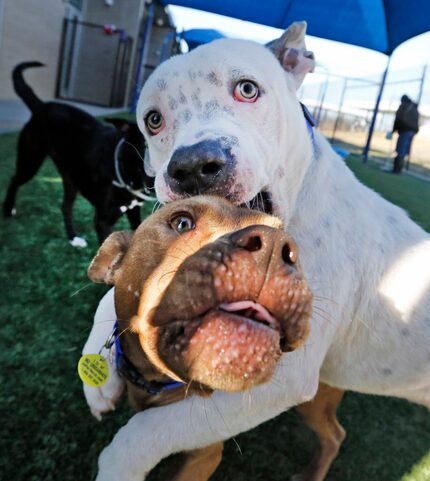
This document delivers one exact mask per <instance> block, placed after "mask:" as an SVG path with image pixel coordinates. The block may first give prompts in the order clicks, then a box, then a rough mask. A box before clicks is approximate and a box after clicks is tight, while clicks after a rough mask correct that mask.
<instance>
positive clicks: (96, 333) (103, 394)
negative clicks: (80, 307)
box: [82, 288, 124, 421]
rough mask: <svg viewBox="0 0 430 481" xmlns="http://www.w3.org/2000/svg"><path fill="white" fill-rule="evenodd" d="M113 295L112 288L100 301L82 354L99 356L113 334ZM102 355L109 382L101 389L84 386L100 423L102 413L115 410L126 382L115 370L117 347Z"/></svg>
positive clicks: (92, 409)
mask: <svg viewBox="0 0 430 481" xmlns="http://www.w3.org/2000/svg"><path fill="white" fill-rule="evenodd" d="M113 295H114V289H113V288H112V289H110V290H109V291H108V292H107V293H106V294H105V296H104V297H103V298H102V300H101V301H100V303H99V305H98V307H97V311H96V314H95V316H94V324H93V328H92V330H91V333H90V335H89V337H88V340H87V342H86V344H85V346H84V349H83V351H82V354H98V352H99V351H100V349H101V348H102V346H103V344H104V343H105V342H106V339H107V338H108V336H109V334H110V333H111V332H112V330H113V326H114V324H115V320H116V314H115V307H114V298H113ZM101 354H102V355H104V356H105V357H106V359H107V361H108V366H109V378H108V380H107V381H106V383H105V384H104V385H103V386H101V387H91V386H87V385H86V384H84V385H83V386H84V394H85V399H86V400H87V403H88V406H89V407H90V410H91V413H92V414H93V416H94V417H95V418H97V419H98V420H99V421H101V419H102V413H105V412H108V411H113V410H114V409H115V404H116V402H117V401H118V399H119V398H120V397H121V394H122V392H123V390H124V381H123V380H122V379H121V378H120V377H119V376H118V372H117V370H116V368H115V360H114V359H115V346H112V348H111V351H110V352H108V351H107V350H106V349H105V348H103V349H102V351H101Z"/></svg>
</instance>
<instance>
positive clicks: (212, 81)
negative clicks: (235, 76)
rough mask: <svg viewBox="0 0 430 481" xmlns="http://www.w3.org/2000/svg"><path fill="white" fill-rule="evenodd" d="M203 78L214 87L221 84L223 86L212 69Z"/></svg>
mask: <svg viewBox="0 0 430 481" xmlns="http://www.w3.org/2000/svg"><path fill="white" fill-rule="evenodd" d="M205 79H206V80H207V81H208V82H209V83H210V84H211V85H215V87H222V86H223V82H222V80H221V79H220V78H219V76H218V75H217V74H216V73H215V72H214V71H213V70H211V71H210V72H209V73H208V74H207V75H206V77H205Z"/></svg>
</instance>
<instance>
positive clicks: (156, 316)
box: [137, 225, 312, 391]
mask: <svg viewBox="0 0 430 481" xmlns="http://www.w3.org/2000/svg"><path fill="white" fill-rule="evenodd" d="M311 306H312V294H311V292H310V290H309V289H308V287H307V283H306V281H305V280H304V278H303V277H302V275H301V273H300V269H299V267H298V264H297V248H296V246H295V244H294V241H293V240H292V239H291V238H290V237H289V236H288V235H287V234H286V233H285V232H284V231H283V230H282V229H275V228H272V227H268V226H265V225H253V226H250V227H246V228H244V229H241V230H238V231H235V232H233V233H231V234H227V235H224V236H223V237H220V238H219V239H217V240H216V241H215V242H212V243H210V244H207V245H205V246H204V247H202V248H201V249H200V250H198V251H197V252H196V253H195V254H193V255H191V256H190V257H188V258H186V260H185V261H184V262H183V263H182V264H181V265H180V266H179V268H178V270H177V272H176V274H175V275H174V277H173V280H172V281H171V282H170V284H169V286H168V287H167V289H166V290H165V292H164V294H163V297H162V299H161V302H160V303H159V304H158V306H157V307H156V309H155V310H154V312H153V314H152V315H151V316H150V319H149V324H150V325H149V326H147V327H146V329H145V335H144V336H141V342H142V346H143V348H144V350H145V352H146V353H147V354H148V356H149V357H151V356H150V353H151V352H154V351H156V352H157V357H158V358H159V359H160V360H161V361H162V363H163V364H165V367H166V368H167V370H168V371H170V372H173V373H175V374H177V376H178V377H179V378H181V379H182V380H184V381H190V380H194V381H197V382H199V383H201V384H203V385H205V386H208V387H210V388H212V389H222V390H226V391H241V390H244V389H249V388H250V387H252V386H255V385H257V384H260V383H263V382H265V381H267V380H268V379H269V378H270V376H271V375H272V374H273V372H274V370H275V367H276V364H277V361H278V360H279V358H280V356H281V352H282V351H284V352H286V351H291V350H294V349H296V348H298V347H300V346H301V345H302V344H303V342H304V341H305V339H306V337H307V335H308V332H309V319H310V315H311V309H312V307H311ZM138 323H139V320H137V324H138Z"/></svg>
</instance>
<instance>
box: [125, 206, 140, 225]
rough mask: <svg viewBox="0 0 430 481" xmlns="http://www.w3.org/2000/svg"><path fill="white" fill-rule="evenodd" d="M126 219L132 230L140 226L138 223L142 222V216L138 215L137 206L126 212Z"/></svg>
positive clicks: (138, 208) (138, 209) (138, 207)
mask: <svg viewBox="0 0 430 481" xmlns="http://www.w3.org/2000/svg"><path fill="white" fill-rule="evenodd" d="M127 219H128V222H129V223H130V227H131V228H132V229H133V230H136V229H137V228H138V227H139V226H140V223H141V222H142V216H141V215H140V206H139V205H136V206H135V207H133V208H132V209H129V210H128V211H127Z"/></svg>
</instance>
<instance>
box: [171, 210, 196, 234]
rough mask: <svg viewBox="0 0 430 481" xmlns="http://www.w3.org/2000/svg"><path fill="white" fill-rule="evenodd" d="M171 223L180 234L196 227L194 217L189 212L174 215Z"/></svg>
mask: <svg viewBox="0 0 430 481" xmlns="http://www.w3.org/2000/svg"><path fill="white" fill-rule="evenodd" d="M170 225H171V227H172V229H173V230H175V231H176V232H179V234H183V233H184V232H188V231H190V230H193V229H194V228H195V227H196V225H195V224H194V220H193V218H192V217H191V216H190V215H188V214H180V215H177V216H175V217H172V219H171V220H170Z"/></svg>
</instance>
